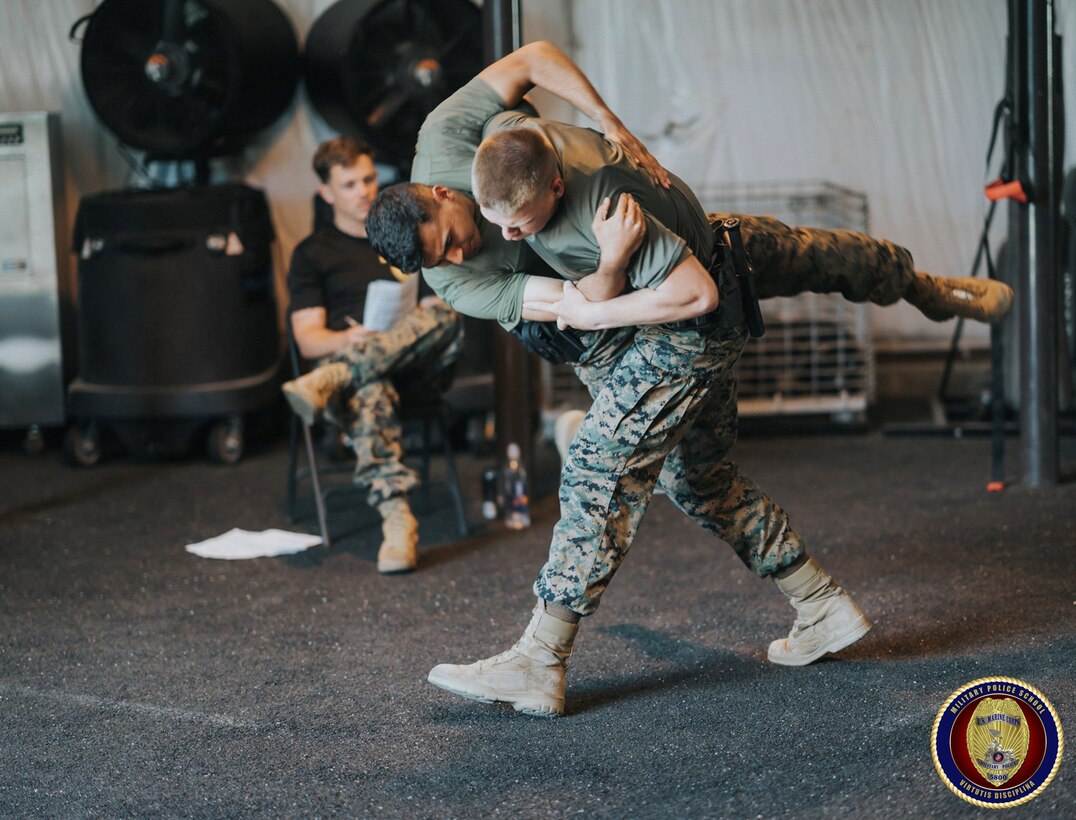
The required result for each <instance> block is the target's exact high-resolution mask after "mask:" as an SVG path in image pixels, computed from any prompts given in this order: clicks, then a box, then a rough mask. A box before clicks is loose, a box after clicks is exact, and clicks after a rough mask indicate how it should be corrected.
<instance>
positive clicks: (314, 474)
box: [293, 424, 331, 547]
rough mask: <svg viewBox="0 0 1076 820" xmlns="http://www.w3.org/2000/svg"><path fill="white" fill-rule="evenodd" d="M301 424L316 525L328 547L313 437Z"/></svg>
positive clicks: (323, 502)
mask: <svg viewBox="0 0 1076 820" xmlns="http://www.w3.org/2000/svg"><path fill="white" fill-rule="evenodd" d="M301 426H302V428H303V441H304V443H305V444H306V458H307V460H308V461H309V462H310V481H311V483H312V484H313V489H314V506H315V507H317V511H318V527H319V528H320V529H321V543H322V544H323V545H324V546H326V547H328V546H331V542H330V541H329V525H328V522H327V521H326V517H325V498H324V496H323V495H322V493H321V480H320V479H319V478H318V464H317V458H316V456H315V455H314V439H313V437H312V436H311V435H310V428H309V427H307V426H306V425H305V424H302V425H301ZM293 474H294V471H293Z"/></svg>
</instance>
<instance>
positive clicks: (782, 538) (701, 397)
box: [534, 326, 804, 615]
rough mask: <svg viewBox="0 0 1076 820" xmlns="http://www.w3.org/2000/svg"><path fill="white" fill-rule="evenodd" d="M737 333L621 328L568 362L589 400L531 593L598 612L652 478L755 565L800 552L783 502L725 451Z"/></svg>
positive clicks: (732, 421)
mask: <svg viewBox="0 0 1076 820" xmlns="http://www.w3.org/2000/svg"><path fill="white" fill-rule="evenodd" d="M607 338H608V337H607ZM745 342H746V335H745V333H744V332H743V331H742V330H737V331H734V332H731V333H727V334H725V335H724V336H717V335H715V336H714V337H706V336H701V335H699V334H697V333H694V332H690V331H688V332H682V331H673V330H669V329H667V328H664V327H661V326H647V327H642V328H639V329H638V330H635V329H625V330H623V331H621V332H620V335H619V338H618V339H613V340H612V341H611V342H607V343H603V344H602V345H601V347H600V348H599V349H598V350H597V351H595V355H594V356H593V357H592V358H589V359H587V360H586V361H585V363H582V364H580V365H578V366H577V367H576V372H577V373H578V374H579V377H580V378H581V379H582V380H583V382H584V383H585V384H586V385H587V388H588V389H589V390H590V393H591V395H592V396H593V397H594V403H593V405H592V407H591V409H590V411H589V412H588V413H587V415H586V418H585V419H584V420H583V423H582V426H581V427H580V428H579V432H578V433H577V434H576V437H575V440H574V441H573V443H572V445H571V448H570V450H569V452H568V457H567V459H566V460H565V464H564V468H563V471H562V473H561V485H560V514H561V517H560V521H558V522H557V525H556V527H555V529H554V531H553V542H552V544H551V546H550V548H549V558H548V560H547V562H546V564H545V566H543V567H542V569H541V571H540V572H539V574H538V578H537V580H536V581H535V585H534V591H535V594H537V595H538V596H539V597H541V598H545V599H546V600H549V601H555V602H557V603H560V604H563V605H564V606H567V607H569V608H571V609H573V610H574V611H576V612H578V613H579V614H581V615H589V614H590V613H592V612H594V610H595V609H597V607H598V603H599V600H600V598H601V596H602V593H603V592H604V591H605V588H606V587H607V586H608V585H609V581H610V580H611V579H612V577H613V574H614V573H615V572H616V571H617V568H618V567H619V566H620V562H621V561H623V560H624V558H625V556H626V555H627V553H628V549H629V548H630V547H631V543H632V539H633V538H634V536H635V532H636V529H637V528H638V526H639V522H640V521H641V519H642V517H643V514H644V513H645V512H646V508H647V505H648V504H649V503H650V498H651V495H652V493H653V490H654V486H655V483H658V484H660V485H661V487H662V488H663V489H664V490H665V492H666V493H667V494H668V496H669V498H670V499H671V500H672V502H673V503H674V504H675V505H676V506H677V507H678V508H679V509H680V510H681V511H683V512H684V513H685V514H686V515H688V516H689V517H690V518H691V519H692V520H693V521H695V522H696V523H697V524H699V525H700V526H701V527H702V528H703V529H705V530H706V531H707V532H709V533H711V534H712V535H715V536H717V537H718V538H720V539H722V540H723V541H725V542H726V543H728V544H729V545H730V546H732V548H733V549H734V550H735V552H736V554H737V555H738V556H739V557H740V559H741V560H742V561H743V562H744V563H745V564H746V565H747V566H748V567H749V568H750V569H751V570H753V571H754V572H756V573H757V574H758V575H759V576H762V577H766V576H769V575H772V574H773V573H774V572H776V571H777V570H779V569H781V568H783V567H786V566H788V565H790V564H791V563H793V562H794V561H795V560H796V559H797V558H798V557H799V556H800V555H802V554H803V551H804V547H803V543H802V541H801V540H800V537H799V536H798V535H797V534H796V533H795V531H793V529H792V527H791V525H790V523H789V520H788V515H787V513H785V511H784V510H783V509H782V508H781V507H780V506H779V505H778V504H776V503H775V502H774V501H773V500H772V499H770V497H769V496H767V495H766V493H765V492H763V491H762V490H761V489H760V488H759V487H758V485H756V484H755V483H754V482H753V481H751V479H749V478H748V477H747V476H745V475H744V474H743V473H741V472H740V471H739V469H738V468H737V467H736V465H735V464H734V463H733V462H732V461H730V460H729V459H728V458H727V454H728V451H729V449H730V448H731V447H732V445H733V442H735V440H736V432H737V409H736V376H735V374H734V373H733V366H734V365H735V364H736V361H737V359H739V357H740V353H741V352H742V350H743V347H744V344H745Z"/></svg>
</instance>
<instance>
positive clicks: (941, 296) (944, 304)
mask: <svg viewBox="0 0 1076 820" xmlns="http://www.w3.org/2000/svg"><path fill="white" fill-rule="evenodd" d="M904 298H905V299H906V300H907V301H908V302H910V303H911V304H913V305H915V306H916V307H917V308H919V310H920V311H921V312H922V314H923V315H924V316H926V317H927V318H928V319H933V320H934V321H935V322H944V321H945V320H946V319H952V318H954V317H956V316H962V317H963V318H965V319H976V320H978V321H980V322H998V321H1001V319H1003V318H1004V317H1005V314H1007V313H1008V312H1009V308H1011V307H1012V288H1010V287H1009V286H1008V285H1006V284H1005V283H1004V282H999V281H998V280H997V279H979V278H976V277H970V276H958V277H945V276H934V275H932V274H929V273H923V272H922V271H916V272H915V281H914V282H913V283H912V286H911V287H910V288H909V289H908V293H907V294H905V296H904Z"/></svg>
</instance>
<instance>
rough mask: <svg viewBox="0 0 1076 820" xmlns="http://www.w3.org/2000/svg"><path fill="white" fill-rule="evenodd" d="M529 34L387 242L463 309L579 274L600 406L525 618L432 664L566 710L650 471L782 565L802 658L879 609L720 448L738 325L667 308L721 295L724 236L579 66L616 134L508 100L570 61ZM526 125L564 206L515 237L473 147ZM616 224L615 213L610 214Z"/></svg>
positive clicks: (453, 133) (501, 303)
mask: <svg viewBox="0 0 1076 820" xmlns="http://www.w3.org/2000/svg"><path fill="white" fill-rule="evenodd" d="M530 48H531V47H526V48H525V49H523V50H521V51H520V52H516V55H513V57H511V58H506V60H503V61H501V62H500V63H497V64H495V65H494V66H491V67H490V68H489V69H487V70H486V71H484V72H483V73H482V74H481V75H480V76H479V77H478V78H476V79H475V80H473V81H472V82H471V83H469V84H468V85H467V86H465V87H464V88H463V89H461V90H460V91H459V92H457V93H456V94H455V95H453V96H452V97H451V98H450V99H449V100H448V101H446V103H445V104H443V105H442V106H441V107H440V108H439V109H438V110H437V111H435V112H434V114H432V115H431V117H430V118H429V119H428V120H427V122H426V123H425V125H424V126H423V129H422V131H421V132H420V135H419V143H418V151H417V155H416V160H415V165H414V172H413V176H414V180H415V182H416V183H418V184H415V185H411V186H408V187H407V188H405V189H403V191H401V194H402V195H403V196H401V198H400V199H398V200H397V199H394V196H393V194H392V193H391V192H392V191H393V189H392V188H390V189H387V190H386V192H385V194H383V195H382V196H383V199H382V202H381V203H380V204H379V205H375V207H374V209H373V212H372V213H371V216H370V233H371V236H372V237H373V241H374V243H375V246H377V247H378V249H379V250H381V252H382V253H384V254H386V255H387V256H388V257H389V258H390V259H393V261H395V262H397V264H400V265H402V266H403V267H405V268H413V267H417V266H419V265H421V266H422V267H423V268H424V274H425V275H426V277H427V279H428V281H429V282H430V284H431V285H432V286H433V287H434V289H435V290H436V291H437V292H438V293H439V294H440V295H441V296H442V297H443V298H444V299H445V300H446V301H448V302H449V304H452V305H453V306H454V307H455V308H456V309H457V310H460V311H461V312H465V313H472V315H474V314H477V315H485V316H487V317H490V318H496V319H498V320H500V321H501V322H502V323H504V324H511V323H513V322H515V321H518V319H520V318H526V319H539V320H541V319H550V318H553V317H554V315H555V314H553V313H551V312H550V311H549V310H548V309H544V308H543V309H538V310H535V309H533V308H529V307H528V304H541V305H548V306H552V305H554V304H555V303H556V302H558V301H559V300H560V295H561V294H562V293H563V292H564V290H565V289H566V286H565V285H564V284H563V283H564V282H565V281H568V282H574V283H575V284H574V285H573V286H572V289H573V291H574V290H575V288H578V292H579V294H580V297H581V298H582V297H586V298H591V299H594V300H595V302H596V303H599V302H600V303H601V304H604V305H606V306H615V310H616V311H617V312H616V313H615V316H614V319H613V320H612V321H611V322H609V323H607V324H606V325H605V327H608V328H610V329H611V330H612V333H611V335H609V334H606V335H602V334H596V333H587V334H585V336H584V338H585V340H586V341H587V343H588V351H587V353H586V354H585V355H584V358H583V361H582V362H580V364H579V365H578V366H577V372H579V374H580V376H581V378H583V380H584V382H586V383H587V385H588V387H589V388H590V390H591V392H592V394H593V396H594V405H593V407H592V409H591V411H590V412H589V413H588V414H587V416H586V418H585V419H584V421H583V423H582V426H581V427H580V429H579V431H578V433H577V435H576V438H575V441H574V443H573V444H572V446H571V449H570V451H569V455H568V458H567V460H566V463H565V467H564V472H563V476H562V485H561V492H560V497H561V512H562V515H561V520H560V521H559V522H558V524H557V526H556V529H555V531H554V534H553V542H552V545H551V547H550V553H549V560H548V561H547V562H546V565H545V566H544V567H543V568H542V570H541V572H540V573H539V575H538V579H537V580H536V582H535V592H536V594H537V595H538V599H539V600H538V605H537V606H536V608H535V611H534V615H533V618H532V620H531V623H530V625H529V626H528V627H527V630H526V631H525V633H524V636H523V638H521V639H520V641H519V642H518V643H517V644H516V646H515V647H513V649H512V650H509V651H508V652H506V653H502V654H501V655H498V656H496V657H494V658H490V659H487V660H484V661H478V662H477V663H474V664H470V665H467V666H456V665H449V664H442V665H439V666H437V667H435V668H434V669H433V670H432V671H431V672H430V676H429V680H430V681H431V682H432V683H434V684H436V685H438V686H441V687H442V688H445V689H448V690H449V691H453V692H456V693H458V694H462V695H464V696H467V697H471V698H476V699H479V700H497V701H504V702H508V703H511V704H512V705H513V706H514V707H515V708H516V709H517V710H520V711H524V712H529V713H534V714H547V715H551V714H560V713H562V712H563V709H564V689H565V674H564V671H565V666H566V660H567V656H568V655H569V654H570V652H571V647H572V643H573V641H574V636H575V632H576V629H577V626H578V621H579V618H580V616H581V615H587V614H590V613H592V612H593V611H594V610H595V609H596V608H597V606H598V603H599V600H600V597H601V595H602V593H603V592H604V590H605V588H606V586H607V585H608V582H609V580H611V578H612V576H613V574H614V573H615V571H616V569H617V568H618V566H619V564H620V561H621V560H622V559H623V557H624V555H625V554H626V553H627V551H628V549H629V547H630V545H631V541H632V538H633V536H634V533H635V530H636V528H637V526H638V523H639V521H640V519H641V517H642V515H643V513H644V511H645V509H646V507H647V504H648V503H649V500H650V497H651V493H652V491H653V488H654V486H655V483H658V482H660V484H661V486H662V487H663V489H664V490H665V491H666V493H668V494H669V496H670V497H671V498H672V499H673V501H674V503H676V504H677V505H678V506H679V507H680V508H681V509H682V510H684V512H685V513H687V514H688V515H689V516H691V517H692V518H693V519H694V520H696V521H697V522H698V523H699V524H700V525H701V526H703V527H704V528H705V529H706V530H708V531H709V532H711V533H713V534H715V535H718V536H719V537H722V538H723V539H724V540H726V541H727V542H728V543H730V544H732V545H733V547H734V549H735V550H736V551H737V554H738V555H739V556H740V557H741V559H742V560H744V562H745V563H746V564H747V565H748V566H749V567H750V568H752V569H753V570H754V571H755V572H757V573H758V574H759V575H761V576H764V577H776V578H777V579H778V584H779V585H780V586H781V588H782V589H783V590H784V591H785V592H786V594H788V595H789V597H790V599H791V601H792V603H793V606H794V607H796V609H797V613H798V615H799V616H800V619H801V620H802V619H803V618H804V617H808V618H809V620H810V623H811V626H810V627H808V628H807V629H806V630H804V629H799V630H795V629H794V630H793V633H792V634H791V635H790V636H789V638H787V639H781V640H779V641H774V643H773V645H771V647H770V653H769V656H770V658H771V660H773V661H775V662H777V663H783V664H795V665H800V664H804V663H810V662H811V661H813V660H815V659H817V658H818V657H821V656H822V655H823V654H826V653H827V652H830V651H837V650H839V649H841V648H843V647H845V646H847V645H848V644H849V643H851V642H853V641H855V640H857V639H858V638H859V637H860V636H862V635H863V634H865V632H866V631H867V630H868V629H869V628H870V624H869V622H868V621H867V620H866V618H865V617H864V616H863V614H862V613H861V612H860V611H859V609H858V608H857V607H856V606H855V604H854V603H853V602H852V601H851V598H850V597H849V596H848V595H847V594H846V593H844V591H843V590H841V589H840V588H839V587H838V586H836V584H834V583H833V582H832V579H831V578H830V577H829V576H828V575H826V574H825V573H824V572H822V570H821V568H819V567H818V565H817V564H816V563H815V562H814V561H810V560H808V559H807V557H806V555H805V553H804V549H803V544H802V541H801V540H800V538H799V536H798V535H796V533H795V532H794V531H793V530H792V528H791V526H790V524H789V522H788V517H787V515H786V514H785V512H784V511H783V510H782V509H781V508H780V507H779V506H778V505H777V504H775V503H774V502H773V501H772V500H770V499H769V498H768V496H766V494H765V493H764V492H763V491H762V490H761V489H760V488H758V487H757V486H756V485H754V484H753V482H751V481H750V480H749V479H747V478H746V477H745V476H742V475H740V474H739V472H738V470H737V469H736V467H735V465H734V464H732V462H730V461H728V460H727V459H726V458H725V454H726V453H727V451H728V449H729V447H730V446H731V444H732V442H733V441H734V440H735V416H736V412H735V386H734V378H733V375H732V367H733V365H734V364H735V361H736V359H737V358H738V356H739V353H740V351H741V350H742V348H743V344H744V342H745V340H746V332H745V329H744V328H743V326H742V324H736V325H734V326H729V327H725V328H723V329H722V330H721V332H716V331H715V332H706V333H704V332H699V331H694V330H682V329H678V328H677V327H675V326H671V325H669V324H659V323H673V322H677V321H678V320H683V319H690V318H692V317H695V316H699V315H702V314H706V313H708V312H710V311H713V310H714V309H715V308H716V307H717V303H718V292H717V287H716V285H715V283H714V280H713V279H712V278H711V276H710V274H709V271H708V268H709V260H710V256H711V255H712V251H713V242H714V240H713V234H712V232H711V229H710V227H709V224H708V222H707V219H706V217H705V214H704V213H703V211H702V208H701V206H700V205H699V203H698V202H697V200H696V199H695V197H694V195H693V194H692V193H691V191H690V189H689V188H688V187H687V186H686V185H685V184H684V183H683V182H682V181H680V180H678V179H675V178H671V179H670V177H669V176H668V175H667V174H666V173H664V172H663V171H662V170H661V169H660V168H659V167H657V166H656V163H655V162H653V161H652V158H650V157H649V154H648V153H646V152H645V149H642V151H640V150H639V148H641V146H639V147H636V146H635V144H633V142H632V140H633V139H634V138H630V139H629V138H627V137H624V136H623V134H621V133H619V132H617V125H616V123H617V122H618V121H615V119H614V120H611V119H609V117H611V113H609V112H608V111H607V109H605V108H604V103H601V101H600V97H598V96H597V94H596V92H593V89H590V88H589V84H587V83H586V81H585V78H582V82H581V83H578V82H577V85H576V86H575V89H576V90H578V89H579V88H584V89H589V90H588V91H587V93H584V94H582V98H583V99H582V104H580V103H579V102H578V100H573V99H571V97H570V96H567V95H565V96H566V98H568V99H569V100H570V101H572V102H575V103H576V104H577V105H578V106H579V107H580V108H581V110H584V111H585V112H587V113H589V114H591V116H592V117H594V118H595V119H596V120H597V121H598V122H602V121H603V118H604V120H605V128H606V131H607V132H608V131H609V130H612V131H614V133H616V134H617V136H618V137H620V140H621V141H618V142H614V141H611V140H609V139H607V138H603V137H602V136H601V135H600V134H597V133H596V132H593V131H589V130H587V129H578V128H573V127H572V126H565V125H562V124H559V123H552V122H549V121H543V120H539V119H536V118H533V117H531V116H530V115H529V114H527V113H523V112H514V111H513V112H505V108H506V105H507V104H509V103H516V102H518V101H519V100H520V99H521V97H522V91H523V90H525V89H523V88H522V86H524V85H526V86H527V87H529V83H533V82H537V81H538V80H540V79H542V78H541V77H540V76H536V73H537V72H536V67H538V66H542V67H543V68H545V69H546V70H548V66H549V63H550V61H554V62H555V61H558V60H562V61H564V62H567V64H568V65H569V66H571V64H570V61H567V58H565V57H563V55H562V54H560V53H559V52H556V54H555V55H552V56H551V55H550V54H549V48H548V44H545V45H543V44H537V45H535V47H534V49H533V51H538V50H540V49H541V50H544V52H545V54H544V58H545V59H543V60H540V61H539V60H535V61H534V62H533V63H532V62H530V61H529V60H528V57H537V55H534V54H528V53H527V49H530ZM558 55H559V56H558ZM571 68H572V69H574V66H571ZM575 71H576V72H578V70H577V69H575ZM568 73H569V74H570V73H571V72H570V71H568ZM547 77H548V75H547ZM578 77H581V75H578ZM578 77H576V78H575V79H576V80H577V81H578ZM546 87H550V86H548V85H547V86H546ZM552 90H554V91H556V90H557V89H556V88H553V89H552ZM588 108H589V110H588ZM519 127H522V128H523V129H525V130H527V129H534V130H535V132H538V131H540V132H541V135H542V139H543V140H548V141H549V143H550V145H553V144H555V145H556V146H557V149H559V150H558V151H556V161H555V163H554V165H555V169H554V170H555V172H556V176H557V179H558V185H557V188H556V190H555V191H554V192H553V194H552V200H553V202H552V205H554V206H556V207H554V208H553V209H552V210H553V211H555V213H554V214H550V215H547V218H546V219H545V220H544V221H543V223H542V224H541V225H539V226H537V227H536V228H535V230H534V231H527V224H526V222H525V221H523V222H521V223H520V224H513V225H511V226H502V227H503V229H504V230H503V235H504V237H505V238H513V239H514V238H524V237H526V238H527V242H526V243H523V242H513V243H504V242H502V241H498V239H499V238H498V237H497V236H496V234H495V230H494V228H493V227H492V226H491V223H490V222H489V221H487V220H486V219H484V218H483V215H482V214H481V213H479V212H478V211H477V209H476V208H475V203H474V201H473V200H472V199H471V197H470V196H469V195H468V194H467V193H466V192H467V191H468V188H467V187H465V186H466V184H467V181H466V180H465V179H464V177H463V174H462V173H461V164H462V163H463V161H464V158H465V157H467V156H468V154H469V153H471V154H473V152H474V150H475V148H476V147H477V144H478V138H479V137H480V135H481V134H482V133H483V131H485V132H491V131H496V130H499V129H501V128H505V129H514V128H519ZM621 129H622V126H621ZM607 136H608V134H607ZM629 137H630V135H629ZM641 167H644V168H648V169H649V171H650V174H651V175H652V176H653V177H654V178H656V179H657V180H658V181H659V183H660V184H658V183H654V182H652V181H651V180H650V179H648V177H647V174H646V173H645V172H644V171H643V170H641V169H640V168H641ZM397 187H398V186H397ZM408 196H410V197H411V199H410V200H408V199H407V197H408ZM416 200H417V205H416V203H415V201H416ZM408 208H410V213H405V214H404V216H405V219H404V220H403V222H404V223H405V224H404V228H405V230H404V231H400V232H399V233H401V234H406V227H407V226H406V222H407V219H410V220H412V227H413V225H414V224H415V223H417V225H418V237H417V238H418V241H417V242H414V241H412V242H411V247H410V249H407V248H406V245H407V237H406V236H405V237H404V241H402V242H400V243H397V241H396V240H397V238H398V236H397V235H396V227H397V226H395V225H393V224H391V223H392V221H393V219H394V211H397V212H398V211H400V210H407V209H408ZM610 210H611V211H612V214H611V215H610ZM395 216H398V213H397V214H396V215H395ZM606 217H608V218H606ZM605 223H611V224H612V225H613V226H614V227H613V229H612V230H609V231H606V225H605ZM539 229H541V230H539ZM411 239H412V240H413V239H414V237H411ZM603 239H604V240H605V241H604V243H603ZM491 240H493V241H491ZM505 244H507V245H508V248H507V249H506V248H505V247H504V246H505ZM401 246H403V247H404V250H403V251H401V249H400V247H401ZM516 248H522V249H527V248H529V249H530V250H531V251H533V254H532V255H531V256H530V257H528V255H527V251H525V250H515V249H516ZM408 254H410V256H409V255H408ZM513 254H514V258H512V255H513ZM534 256H537V257H540V258H541V260H542V261H543V262H545V263H546V264H547V265H549V266H550V267H551V268H552V270H553V271H554V272H555V274H557V275H559V276H558V278H550V277H549V276H548V272H546V271H543V273H547V275H546V276H545V277H540V276H531V275H528V271H533V269H534V268H533V266H534V265H535V260H534V258H533V257H534ZM588 290H589V291H590V292H589V293H588V292H587V291H588ZM625 290H627V292H626V293H623V295H619V294H621V293H622V292H623V291H625ZM636 326H637V327H636ZM600 327H601V326H600V325H595V326H594V328H587V330H591V329H594V330H597V329H600Z"/></svg>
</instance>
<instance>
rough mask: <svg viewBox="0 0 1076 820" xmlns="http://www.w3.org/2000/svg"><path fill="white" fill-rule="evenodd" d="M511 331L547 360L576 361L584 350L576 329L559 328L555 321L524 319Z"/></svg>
mask: <svg viewBox="0 0 1076 820" xmlns="http://www.w3.org/2000/svg"><path fill="white" fill-rule="evenodd" d="M511 333H512V335H513V336H515V337H516V338H517V339H519V340H520V341H521V342H523V346H524V347H525V348H527V350H529V351H530V352H531V353H537V354H538V355H539V356H541V357H542V358H543V359H545V360H546V361H547V362H550V363H552V364H564V363H565V362H577V361H579V359H580V357H581V356H582V355H583V354H584V353H585V352H586V349H587V348H586V345H584V344H583V340H582V338H580V336H579V333H578V331H575V330H572V329H571V328H565V329H564V330H561V329H560V328H558V327H557V323H556V322H529V321H527V320H526V319H524V320H523V321H521V322H520V323H519V324H518V325H516V326H515V327H514V328H512V330H511Z"/></svg>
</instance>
